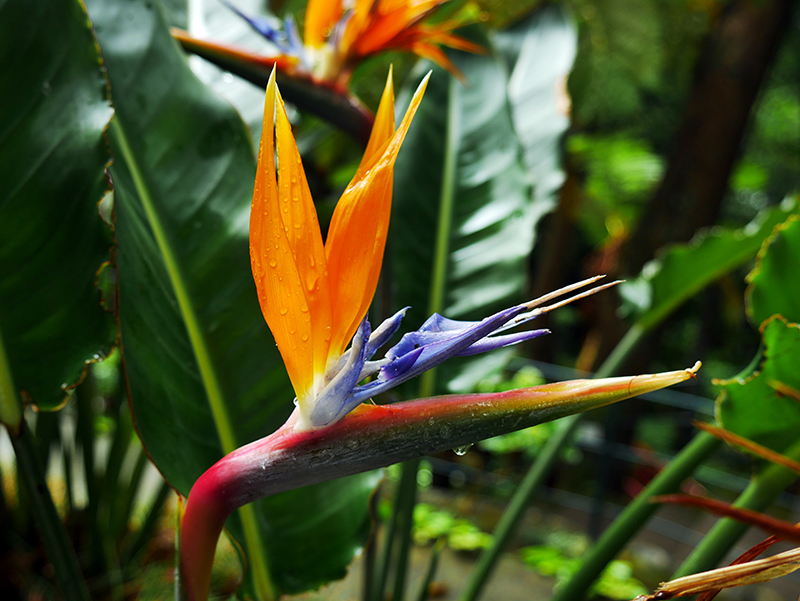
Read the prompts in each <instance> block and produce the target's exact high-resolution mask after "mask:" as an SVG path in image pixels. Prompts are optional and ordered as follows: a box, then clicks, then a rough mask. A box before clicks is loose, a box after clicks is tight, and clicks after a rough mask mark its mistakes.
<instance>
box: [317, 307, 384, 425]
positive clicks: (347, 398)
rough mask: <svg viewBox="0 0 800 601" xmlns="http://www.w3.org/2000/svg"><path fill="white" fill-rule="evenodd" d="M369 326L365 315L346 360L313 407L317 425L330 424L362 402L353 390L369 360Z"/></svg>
mask: <svg viewBox="0 0 800 601" xmlns="http://www.w3.org/2000/svg"><path fill="white" fill-rule="evenodd" d="M369 334H370V326H369V322H368V321H367V319H366V317H365V318H364V320H363V321H362V322H361V325H360V326H359V327H358V331H357V332H356V335H355V337H354V338H353V344H352V346H351V348H350V355H349V357H348V360H347V363H345V365H344V366H343V367H342V368H341V369H340V371H339V372H338V373H337V374H336V376H335V377H334V378H333V379H332V380H331V381H330V382H329V383H328V384H327V385H326V386H325V388H323V389H322V392H321V393H320V395H319V396H318V397H317V399H316V401H315V404H314V408H313V409H312V410H311V417H310V421H311V424H312V425H313V426H315V427H320V426H327V425H328V424H332V423H333V422H335V421H337V420H339V419H341V418H342V417H344V416H345V415H346V414H348V413H350V411H352V410H353V409H354V408H355V406H356V405H358V404H359V403H360V402H361V401H358V402H355V403H354V402H353V401H352V399H351V397H352V394H351V393H352V392H353V389H354V388H355V386H356V384H358V380H359V377H360V374H361V369H362V368H363V367H364V362H365V361H366V360H367V341H368V340H369Z"/></svg>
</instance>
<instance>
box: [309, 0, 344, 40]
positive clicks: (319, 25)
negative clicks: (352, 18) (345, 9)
mask: <svg viewBox="0 0 800 601" xmlns="http://www.w3.org/2000/svg"><path fill="white" fill-rule="evenodd" d="M341 17H342V3H341V1H340V0H308V5H306V17H305V21H304V24H303V40H304V42H305V44H306V45H307V46H312V47H314V48H319V47H320V46H322V44H324V43H325V39H326V38H327V36H328V35H329V34H330V32H331V29H332V28H333V27H334V26H335V25H336V22H337V21H338V20H339V19H340V18H341Z"/></svg>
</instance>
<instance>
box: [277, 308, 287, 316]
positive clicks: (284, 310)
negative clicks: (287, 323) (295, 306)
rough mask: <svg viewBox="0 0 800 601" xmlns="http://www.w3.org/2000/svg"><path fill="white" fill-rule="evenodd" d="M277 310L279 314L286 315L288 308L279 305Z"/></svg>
mask: <svg viewBox="0 0 800 601" xmlns="http://www.w3.org/2000/svg"><path fill="white" fill-rule="evenodd" d="M279 311H280V314H281V315H286V314H287V313H288V312H289V309H287V308H286V307H281V308H280V309H279Z"/></svg>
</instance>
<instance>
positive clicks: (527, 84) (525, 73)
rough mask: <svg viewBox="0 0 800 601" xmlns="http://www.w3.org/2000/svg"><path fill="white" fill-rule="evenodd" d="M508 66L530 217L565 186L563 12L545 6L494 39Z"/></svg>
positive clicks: (567, 51)
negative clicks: (531, 205)
mask: <svg viewBox="0 0 800 601" xmlns="http://www.w3.org/2000/svg"><path fill="white" fill-rule="evenodd" d="M494 41H495V44H496V45H497V47H498V49H499V50H501V51H502V53H503V55H504V57H505V58H506V60H507V61H508V65H509V69H510V77H509V82H508V96H509V102H510V103H511V115H512V118H513V121H514V129H515V130H516V133H517V136H518V138H519V141H520V145H521V146H522V158H523V162H524V165H525V171H526V173H527V175H528V177H529V179H530V181H531V183H532V184H533V193H534V198H535V201H536V204H535V212H536V213H537V214H538V213H540V212H542V211H549V210H550V209H551V208H552V206H553V205H554V204H555V201H556V199H555V198H554V197H555V195H556V194H557V193H558V190H559V189H560V188H561V185H562V184H563V183H564V178H565V174H564V170H563V169H562V167H561V138H562V136H563V135H564V132H565V131H566V130H567V127H569V116H568V114H567V111H568V110H569V98H568V97H567V92H566V79H567V75H568V74H569V72H570V70H571V69H572V63H573V61H574V60H575V52H576V46H577V42H578V40H577V32H576V30H575V25H574V23H572V21H571V20H570V19H569V17H568V16H567V14H566V12H565V11H564V9H563V8H562V7H560V6H557V5H549V6H545V7H544V8H542V9H541V10H538V11H535V12H534V13H532V14H531V15H530V16H528V17H527V18H526V19H524V20H522V21H521V22H520V23H517V24H516V25H514V26H513V27H511V28H510V29H508V30H507V31H502V32H499V33H498V34H497V35H496V36H495V37H494Z"/></svg>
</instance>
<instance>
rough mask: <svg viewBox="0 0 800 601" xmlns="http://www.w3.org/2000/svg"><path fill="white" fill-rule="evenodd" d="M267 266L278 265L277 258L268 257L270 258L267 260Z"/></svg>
mask: <svg viewBox="0 0 800 601" xmlns="http://www.w3.org/2000/svg"><path fill="white" fill-rule="evenodd" d="M269 266H270V267H277V266H278V261H277V260H275V259H274V258H273V259H270V260H269Z"/></svg>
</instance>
